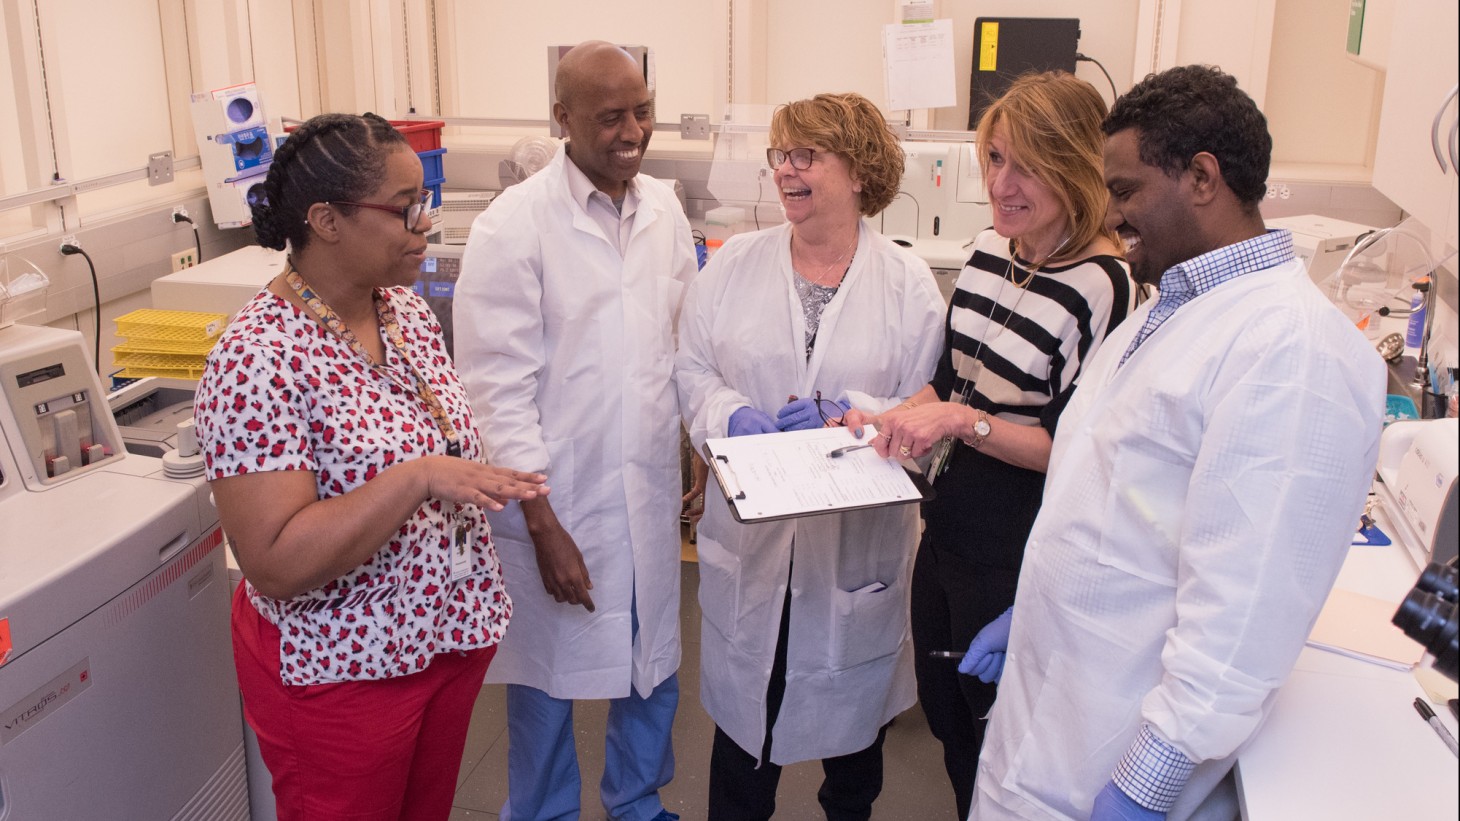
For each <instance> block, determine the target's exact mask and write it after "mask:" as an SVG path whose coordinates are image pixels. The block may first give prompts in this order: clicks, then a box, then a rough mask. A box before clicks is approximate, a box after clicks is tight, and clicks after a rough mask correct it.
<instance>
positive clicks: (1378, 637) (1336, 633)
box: [1308, 589, 1424, 670]
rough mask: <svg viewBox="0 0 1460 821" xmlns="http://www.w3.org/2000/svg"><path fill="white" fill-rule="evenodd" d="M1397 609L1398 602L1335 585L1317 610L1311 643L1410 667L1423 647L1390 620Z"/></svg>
mask: <svg viewBox="0 0 1460 821" xmlns="http://www.w3.org/2000/svg"><path fill="white" fill-rule="evenodd" d="M1398 609H1399V605H1398V604H1397V603H1395V602H1389V601H1384V600H1383V599H1376V598H1374V597H1373V596H1365V595H1363V594H1362V593H1354V592H1352V591H1350V590H1341V589H1335V590H1334V591H1333V592H1332V593H1330V594H1329V596H1328V601H1326V602H1324V604H1323V610H1322V612H1320V613H1319V614H1318V621H1317V623H1316V624H1314V625H1313V632H1312V633H1310V634H1309V636H1308V646H1309V647H1317V648H1318V649H1320V650H1327V651H1329V652H1332V653H1339V654H1340V655H1345V656H1348V657H1350V658H1356V659H1358V660H1360V661H1367V662H1369V663H1371V664H1378V665H1382V666H1384V667H1392V668H1394V669H1396V670H1408V669H1410V668H1412V667H1414V665H1416V664H1418V663H1419V660H1420V658H1421V657H1422V656H1423V655H1424V648H1423V647H1421V646H1420V645H1419V643H1418V642H1416V641H1414V640H1413V639H1411V638H1409V637H1408V636H1406V635H1404V631H1402V630H1400V629H1399V628H1398V627H1395V626H1394V625H1393V624H1392V623H1391V621H1390V620H1391V619H1393V618H1394V612H1395V611H1396V610H1398Z"/></svg>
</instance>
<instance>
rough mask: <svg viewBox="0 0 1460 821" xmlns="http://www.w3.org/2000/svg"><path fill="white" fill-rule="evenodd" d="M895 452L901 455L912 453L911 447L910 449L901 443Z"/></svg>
mask: <svg viewBox="0 0 1460 821" xmlns="http://www.w3.org/2000/svg"><path fill="white" fill-rule="evenodd" d="M897 452H898V453H901V454H902V455H903V456H911V455H912V449H910V448H909V447H908V446H907V445H903V446H902V447H900V448H898V449H897Z"/></svg>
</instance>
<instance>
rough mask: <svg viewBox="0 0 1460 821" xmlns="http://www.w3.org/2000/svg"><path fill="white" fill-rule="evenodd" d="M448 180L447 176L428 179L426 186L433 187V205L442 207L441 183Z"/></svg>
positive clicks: (433, 206)
mask: <svg viewBox="0 0 1460 821" xmlns="http://www.w3.org/2000/svg"><path fill="white" fill-rule="evenodd" d="M444 182H446V180H445V178H441V177H438V178H437V179H434V180H433V179H427V180H426V187H427V188H429V189H431V207H432V208H440V207H441V184H442V183H444Z"/></svg>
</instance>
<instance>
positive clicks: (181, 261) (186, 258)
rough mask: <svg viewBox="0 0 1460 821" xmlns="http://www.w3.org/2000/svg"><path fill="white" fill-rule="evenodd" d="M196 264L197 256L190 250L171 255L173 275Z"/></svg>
mask: <svg viewBox="0 0 1460 821" xmlns="http://www.w3.org/2000/svg"><path fill="white" fill-rule="evenodd" d="M197 264H198V254H197V252H196V251H194V250H193V249H191V248H189V249H188V250H186V251H178V252H177V253H176V254H173V255H172V270H173V273H177V272H178V271H181V270H182V269H184V268H191V267H193V266H194V265H197Z"/></svg>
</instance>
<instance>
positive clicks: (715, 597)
mask: <svg viewBox="0 0 1460 821" xmlns="http://www.w3.org/2000/svg"><path fill="white" fill-rule="evenodd" d="M695 547H696V554H697V556H698V558H699V566H700V568H699V569H700V611H701V612H702V613H703V614H704V616H705V621H706V622H707V623H709V624H710V625H711V626H712V627H714V628H715V629H716V630H718V631H720V635H722V636H724V637H725V639H726V640H727V641H728V640H730V639H731V638H733V637H734V636H735V622H736V619H738V618H739V616H740V557H739V556H736V555H735V554H733V553H731V552H730V551H728V550H726V549H725V548H724V547H723V546H721V544H720V543H719V542H717V541H715V540H714V539H712V538H709V537H707V536H706V535H705V533H704V531H703V530H701V531H700V533H699V541H698V542H697V543H696V545H695Z"/></svg>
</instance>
